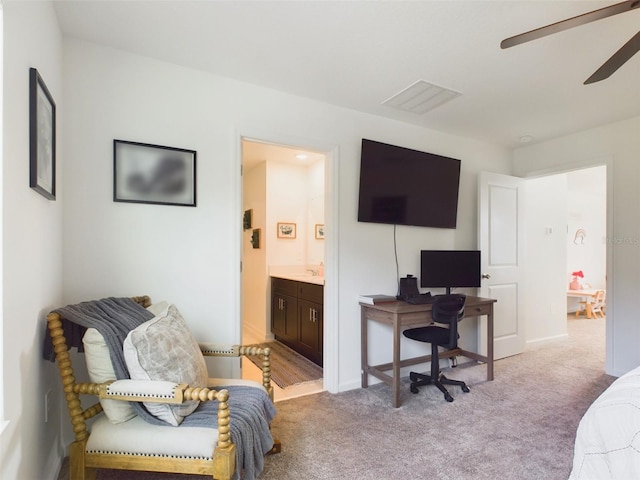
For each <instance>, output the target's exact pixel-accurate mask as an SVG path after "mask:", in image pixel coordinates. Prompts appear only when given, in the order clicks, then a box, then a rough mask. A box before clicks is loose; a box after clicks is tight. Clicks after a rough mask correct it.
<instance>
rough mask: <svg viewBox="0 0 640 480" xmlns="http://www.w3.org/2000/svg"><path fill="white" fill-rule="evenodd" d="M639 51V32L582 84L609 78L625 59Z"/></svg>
mask: <svg viewBox="0 0 640 480" xmlns="http://www.w3.org/2000/svg"><path fill="white" fill-rule="evenodd" d="M639 51H640V32H638V33H636V34H635V35H634V36H633V37H631V40H629V41H628V42H627V43H625V44H624V45H623V46H622V47H621V48H620V50H618V51H617V52H616V53H614V54H613V55H612V56H611V58H610V59H609V60H607V61H606V62H604V64H603V65H602V66H601V67H600V68H599V69H598V70H596V71H595V73H594V74H593V75H591V76H590V77H589V78H587V79H586V80H585V81H584V85H588V84H590V83H595V82H599V81H600V80H604V79H605V78H609V77H610V76H611V75H613V73H614V72H615V71H616V70H618V69H619V68H620V67H621V66H622V65H624V64H625V62H626V61H627V60H629V59H630V58H631V57H633V56H634V55H635V54H636V53H638V52H639Z"/></svg>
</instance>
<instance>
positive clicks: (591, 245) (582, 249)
mask: <svg viewBox="0 0 640 480" xmlns="http://www.w3.org/2000/svg"><path fill="white" fill-rule="evenodd" d="M566 176H567V188H568V193H569V195H568V196H567V205H568V220H567V224H568V229H567V283H569V282H570V281H571V280H572V279H573V276H572V275H571V273H572V272H576V271H578V270H582V272H583V274H584V278H578V280H579V281H580V283H588V284H589V285H591V288H606V285H607V279H606V276H607V272H606V266H607V262H606V254H607V248H606V237H607V221H606V219H607V198H606V197H607V191H606V181H607V178H606V176H607V169H606V167H605V166H600V167H593V168H586V169H582V170H576V171H574V172H568V173H566ZM574 300H575V301H576V302H577V301H578V299H574Z"/></svg>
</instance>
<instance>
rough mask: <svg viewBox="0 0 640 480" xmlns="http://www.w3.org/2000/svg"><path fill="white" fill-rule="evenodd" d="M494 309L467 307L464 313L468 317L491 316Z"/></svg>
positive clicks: (488, 307)
mask: <svg viewBox="0 0 640 480" xmlns="http://www.w3.org/2000/svg"><path fill="white" fill-rule="evenodd" d="M492 308H493V305H472V306H468V307H465V309H464V313H465V315H466V316H467V317H472V316H475V315H478V316H482V315H489V314H490V313H491V309H492Z"/></svg>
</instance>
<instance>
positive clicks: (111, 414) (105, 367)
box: [82, 302, 169, 423]
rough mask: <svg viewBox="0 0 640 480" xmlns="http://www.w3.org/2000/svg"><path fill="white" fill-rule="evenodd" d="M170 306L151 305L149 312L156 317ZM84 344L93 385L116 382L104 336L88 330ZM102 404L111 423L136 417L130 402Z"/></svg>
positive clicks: (92, 329) (161, 304)
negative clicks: (110, 381)
mask: <svg viewBox="0 0 640 480" xmlns="http://www.w3.org/2000/svg"><path fill="white" fill-rule="evenodd" d="M168 306H169V304H168V303H167V302H160V303H155V304H153V305H151V306H150V307H148V308H147V310H149V311H150V312H151V313H153V314H154V315H158V314H159V313H162V311H163V310H165V309H166V308H167V307H168ZM82 343H83V345H84V356H85V361H86V362H87V371H88V373H89V380H90V381H91V382H93V383H103V382H108V381H109V380H116V372H115V371H114V370H113V364H112V363H111V356H110V355H109V347H107V343H106V342H105V341H104V337H103V336H102V334H101V333H100V332H99V331H98V330H96V329H95V328H88V329H87V331H86V332H85V334H84V336H83V337H82ZM100 404H101V405H102V409H103V410H104V413H105V415H106V416H107V418H108V419H109V421H110V422H111V423H120V422H126V421H127V420H130V419H132V418H133V417H135V415H136V414H135V412H134V411H133V408H131V405H129V402H123V401H119V400H105V399H100Z"/></svg>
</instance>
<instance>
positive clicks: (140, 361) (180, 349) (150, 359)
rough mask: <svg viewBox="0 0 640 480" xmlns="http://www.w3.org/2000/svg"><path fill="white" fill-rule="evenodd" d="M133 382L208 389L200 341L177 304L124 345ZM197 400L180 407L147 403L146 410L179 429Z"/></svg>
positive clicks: (141, 329)
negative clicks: (178, 426) (152, 381)
mask: <svg viewBox="0 0 640 480" xmlns="http://www.w3.org/2000/svg"><path fill="white" fill-rule="evenodd" d="M123 350H124V357H125V361H126V362H127V368H128V369H129V375H130V377H131V378H132V379H133V380H163V381H167V382H175V383H187V384H189V386H191V387H206V386H207V378H208V374H207V365H206V363H205V360H204V357H203V356H202V352H201V351H200V347H199V346H198V342H197V341H196V339H195V338H194V337H193V335H192V334H191V332H190V331H189V328H188V327H187V324H186V322H185V321H184V319H183V318H182V315H180V312H178V309H177V308H176V307H175V305H169V306H168V307H167V308H166V309H165V310H164V311H163V312H162V313H160V314H159V315H158V316H156V317H154V318H152V319H151V320H149V321H147V322H145V323H143V324H142V325H140V326H138V327H137V328H136V329H134V330H132V331H131V332H129V334H128V335H127V338H126V339H125V341H124V345H123ZM198 403H199V402H198V401H196V400H194V401H189V402H184V403H183V404H180V405H170V404H162V403H151V402H145V403H144V405H145V407H146V408H147V410H148V411H149V412H150V413H151V414H152V415H154V416H156V417H158V418H160V419H162V420H164V421H165V422H167V423H169V424H171V425H174V426H177V425H179V424H180V423H181V422H182V420H183V419H184V417H186V416H187V415H189V414H190V413H192V412H193V411H194V410H195V409H196V408H197V407H198Z"/></svg>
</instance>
